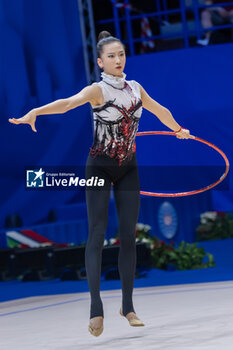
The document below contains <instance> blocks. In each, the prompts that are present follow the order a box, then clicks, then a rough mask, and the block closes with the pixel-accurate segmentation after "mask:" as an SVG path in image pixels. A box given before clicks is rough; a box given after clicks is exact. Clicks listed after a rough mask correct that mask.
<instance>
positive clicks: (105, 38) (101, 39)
mask: <svg viewBox="0 0 233 350" xmlns="http://www.w3.org/2000/svg"><path fill="white" fill-rule="evenodd" d="M114 42H118V43H120V44H121V45H122V46H123V47H124V44H123V43H122V42H121V41H120V39H117V38H115V37H114V36H112V35H111V34H110V33H109V32H107V31H106V30H103V31H102V32H100V33H99V35H98V42H97V56H98V57H101V54H102V52H103V47H104V45H107V44H110V43H114Z"/></svg>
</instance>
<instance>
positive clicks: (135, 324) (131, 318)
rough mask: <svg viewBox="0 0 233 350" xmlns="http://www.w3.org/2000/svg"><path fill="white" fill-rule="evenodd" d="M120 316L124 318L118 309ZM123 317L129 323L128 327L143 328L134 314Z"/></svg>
mask: <svg viewBox="0 0 233 350" xmlns="http://www.w3.org/2000/svg"><path fill="white" fill-rule="evenodd" d="M120 314H121V316H124V315H123V313H122V309H120ZM124 317H126V318H127V320H128V321H129V324H130V326H133V327H140V326H145V325H144V323H143V322H142V321H141V320H140V318H138V317H137V315H136V314H135V312H129V313H128V314H127V315H126V316H124Z"/></svg>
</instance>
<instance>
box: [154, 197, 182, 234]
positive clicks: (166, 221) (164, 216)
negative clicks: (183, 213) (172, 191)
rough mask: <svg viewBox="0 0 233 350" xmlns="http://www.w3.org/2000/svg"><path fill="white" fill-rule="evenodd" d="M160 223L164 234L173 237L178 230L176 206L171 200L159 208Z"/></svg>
mask: <svg viewBox="0 0 233 350" xmlns="http://www.w3.org/2000/svg"><path fill="white" fill-rule="evenodd" d="M158 224H159V229H160V231H161V233H162V235H163V236H164V237H166V238H169V239H170V238H173V237H174V236H175V234H176V231H177V226H178V218H177V214H176V210H175V208H174V206H173V205H172V204H171V203H170V202H167V201H166V202H163V203H162V204H161V205H160V207H159V210H158Z"/></svg>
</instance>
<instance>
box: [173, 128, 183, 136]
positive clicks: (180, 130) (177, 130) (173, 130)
mask: <svg viewBox="0 0 233 350" xmlns="http://www.w3.org/2000/svg"><path fill="white" fill-rule="evenodd" d="M181 129H183V128H182V126H180V128H179V130H177V131H175V130H173V131H174V133H175V134H177V133H178V132H180V131H181Z"/></svg>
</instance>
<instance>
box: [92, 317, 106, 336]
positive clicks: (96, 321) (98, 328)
mask: <svg viewBox="0 0 233 350" xmlns="http://www.w3.org/2000/svg"><path fill="white" fill-rule="evenodd" d="M103 321H104V319H103V317H102V316H98V317H93V318H91V319H90V323H89V325H88V330H89V332H90V333H91V334H92V335H94V336H95V337H98V336H99V335H100V334H101V333H102V332H103V330H104V326H103Z"/></svg>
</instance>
